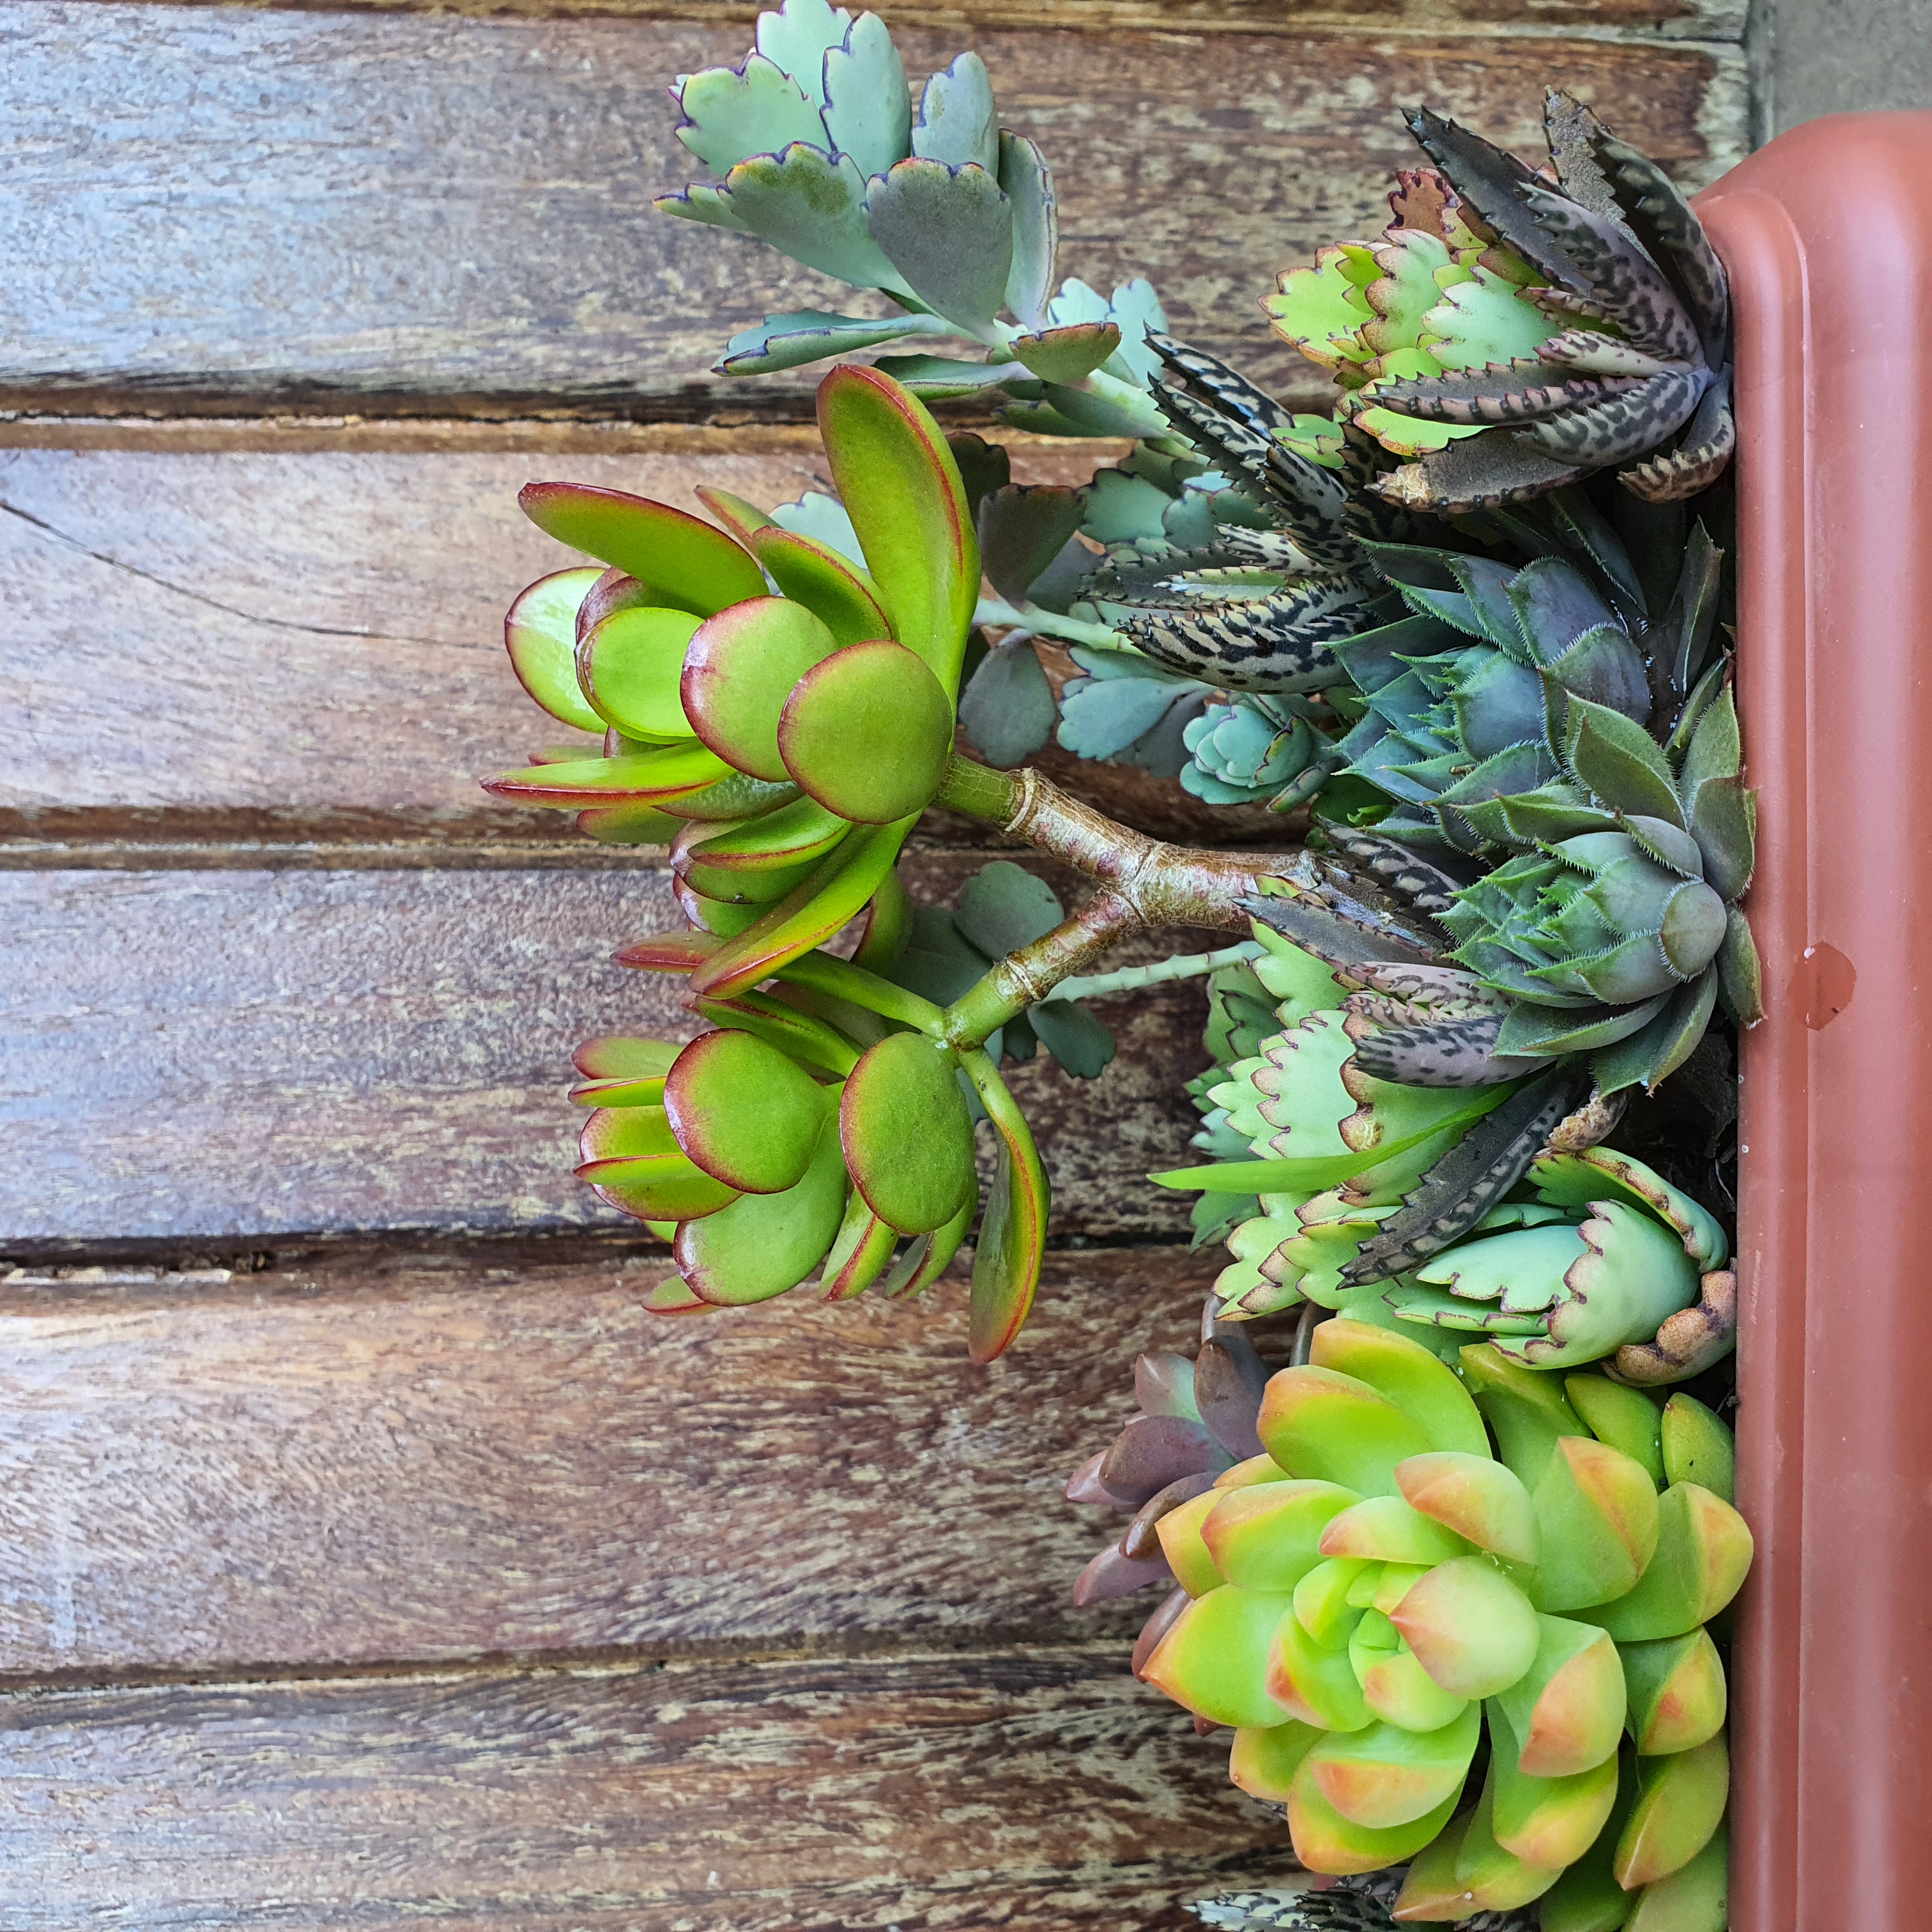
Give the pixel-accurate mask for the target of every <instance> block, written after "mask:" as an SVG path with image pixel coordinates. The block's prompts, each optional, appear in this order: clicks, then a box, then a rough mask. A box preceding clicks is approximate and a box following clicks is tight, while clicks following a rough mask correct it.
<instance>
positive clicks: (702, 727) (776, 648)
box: [681, 596, 838, 779]
mask: <svg viewBox="0 0 1932 1932" xmlns="http://www.w3.org/2000/svg"><path fill="white" fill-rule="evenodd" d="M836 649H838V645H837V643H836V642H835V640H834V639H833V637H832V632H831V631H830V630H829V628H827V627H826V625H825V623H824V622H823V620H822V619H820V618H817V617H815V616H813V615H812V613H811V611H809V610H807V609H806V608H805V606H804V605H803V604H799V603H795V602H793V601H792V600H791V599H790V598H785V597H763V596H758V597H751V598H746V599H745V601H743V602H742V603H739V604H733V606H732V607H730V609H729V610H722V611H720V612H719V613H718V614H717V615H716V616H714V617H712V618H710V619H708V620H707V621H706V622H704V623H703V624H701V625H699V627H698V628H697V631H695V633H694V634H693V635H692V637H691V643H690V646H689V647H688V649H687V650H686V651H685V657H684V670H683V673H682V685H681V690H682V701H683V705H684V711H685V716H686V717H687V718H689V719H690V721H691V729H692V730H694V731H695V732H696V733H697V735H698V736H699V737H700V738H701V739H703V741H704V742H705V743H706V745H709V746H710V747H711V748H712V749H713V750H714V751H716V752H717V754H718V756H719V757H721V758H724V759H726V760H728V761H729V763H730V765H731V766H733V768H734V769H736V770H739V771H741V772H748V773H749V774H750V775H751V776H752V777H754V778H766V779H786V778H790V775H791V774H790V772H788V771H787V770H786V769H785V763H784V759H783V757H781V756H780V755H779V751H778V719H779V718H780V716H781V714H782V713H783V712H784V705H785V700H786V699H787V697H790V695H791V692H792V688H793V685H796V683H797V682H798V681H799V679H800V678H802V676H804V675H805V673H806V672H807V671H808V670H811V667H813V665H814V664H817V663H819V662H820V661H822V660H823V659H824V658H828V657H829V656H830V655H832V652H834V651H835V650H836Z"/></svg>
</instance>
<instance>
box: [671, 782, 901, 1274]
mask: <svg viewBox="0 0 1932 1932" xmlns="http://www.w3.org/2000/svg"><path fill="white" fill-rule="evenodd" d="M912 826H913V820H911V819H910V818H902V819H901V820H899V821H898V823H897V824H895V825H878V826H871V825H868V826H859V828H858V829H856V831H854V832H853V833H852V834H851V835H850V837H849V838H846V839H845V840H844V841H843V842H842V843H841V844H840V845H839V847H838V850H836V851H835V852H833V853H831V854H830V855H829V856H828V857H826V859H823V861H822V862H820V865H819V867H818V868H817V871H814V873H813V874H811V877H809V878H808V879H807V880H805V882H804V883H803V884H802V885H799V886H796V887H794V888H793V889H792V890H791V891H790V892H787V894H786V895H785V896H784V898H781V899H780V900H779V901H778V903H777V904H775V906H772V907H770V909H769V910H767V911H766V912H765V913H763V914H762V915H761V916H760V917H759V918H758V919H756V920H754V922H751V924H749V925H748V926H745V927H743V928H742V929H741V930H739V932H736V934H735V935H733V937H732V938H730V939H728V940H727V941H726V942H725V944H724V945H722V946H721V947H718V949H717V950H715V952H713V953H711V954H710V955H709V956H708V957H707V958H706V959H703V960H702V961H700V962H699V963H698V964H697V965H696V966H695V967H694V968H693V970H692V972H691V987H692V989H693V991H694V992H698V993H702V994H706V995H709V996H710V997H712V998H728V997H730V995H732V994H733V993H736V992H739V991H741V990H742V989H744V988H745V987H748V986H756V985H757V983H758V982H759V981H760V980H767V979H769V978H770V977H771V976H772V974H774V973H775V972H777V971H778V969H779V968H781V967H782V966H784V965H788V964H789V963H790V962H791V961H793V960H794V959H797V958H799V956H801V955H802V954H804V953H809V952H810V951H811V950H812V949H813V947H817V946H822V945H823V944H825V942H826V941H827V940H828V939H829V938H832V936H833V935H834V934H835V933H836V932H838V929H839V928H840V927H841V926H844V923H845V922H846V921H847V919H850V918H851V917H852V916H853V915H854V914H855V913H857V912H858V911H859V909H860V908H861V907H862V906H863V905H864V904H865V903H866V901H868V899H870V898H871V896H872V895H873V894H874V892H877V891H878V889H880V886H882V885H883V884H884V883H885V880H886V875H887V874H889V872H890V871H892V864H893V862H894V861H895V859H897V858H898V855H899V847H901V845H903V844H904V843H905V839H906V834H907V832H910V830H911V829H912ZM828 1245H829V1237H828Z"/></svg>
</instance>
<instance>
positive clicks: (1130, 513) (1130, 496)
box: [1080, 469, 1175, 544]
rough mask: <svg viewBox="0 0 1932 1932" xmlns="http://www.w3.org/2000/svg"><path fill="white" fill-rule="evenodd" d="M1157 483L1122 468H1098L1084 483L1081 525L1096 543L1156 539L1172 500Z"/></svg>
mask: <svg viewBox="0 0 1932 1932" xmlns="http://www.w3.org/2000/svg"><path fill="white" fill-rule="evenodd" d="M1174 500H1175V499H1174V498H1173V497H1172V496H1169V494H1168V493H1167V492H1166V490H1163V488H1162V487H1160V484H1157V483H1150V482H1149V481H1148V479H1147V478H1145V476H1134V475H1130V474H1129V473H1128V472H1127V471H1126V470H1124V469H1102V470H1098V471H1097V472H1095V474H1094V480H1093V481H1092V482H1091V483H1090V484H1088V486H1087V520H1086V521H1085V523H1082V525H1081V526H1080V527H1081V528H1082V529H1083V530H1085V532H1086V533H1087V534H1088V535H1089V536H1090V537H1091V538H1093V539H1094V541H1095V542H1096V543H1103V544H1113V543H1136V542H1139V541H1142V540H1145V541H1150V542H1157V541H1160V539H1161V538H1163V537H1164V536H1165V535H1166V516H1167V509H1168V505H1169V504H1170V503H1172V502H1173V501H1174Z"/></svg>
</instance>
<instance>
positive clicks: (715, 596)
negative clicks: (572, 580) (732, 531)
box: [517, 483, 765, 617]
mask: <svg viewBox="0 0 1932 1932" xmlns="http://www.w3.org/2000/svg"><path fill="white" fill-rule="evenodd" d="M517 502H518V504H519V505H520V506H521V508H522V509H523V514H524V515H525V516H526V517H529V520H530V521H531V522H532V523H535V525H536V526H537V528H538V529H540V530H541V531H543V532H544V533H545V534H546V535H550V536H553V537H555V538H556V540H557V541H559V543H567V544H569V545H570V546H571V548H572V549H573V550H582V551H583V553H584V554H585V555H586V556H595V557H599V558H601V559H602V560H603V561H604V562H606V563H608V564H612V565H615V566H616V568H618V569H619V570H621V571H624V572H625V574H627V575H629V576H631V577H635V578H637V580H638V582H639V583H646V584H649V586H650V587H651V589H652V590H653V591H655V592H656V593H657V596H658V601H660V602H661V603H665V604H678V605H679V606H681V607H682V608H683V609H685V610H694V611H695V612H697V614H698V616H700V617H708V616H710V615H711V614H712V612H713V611H715V610H723V609H724V607H725V606H726V605H727V604H736V603H737V602H738V601H739V600H740V599H742V598H746V597H758V596H762V595H763V594H764V588H765V577H764V573H763V571H761V570H760V569H759V568H758V566H757V563H756V562H754V560H753V559H752V558H751V556H750V555H749V554H748V553H747V552H746V551H745V549H744V547H743V546H742V544H737V543H734V542H733V541H732V539H731V538H729V537H727V535H725V534H724V532H723V531H722V530H721V529H718V528H716V527H715V526H714V525H712V524H710V523H706V522H704V521H703V519H702V518H700V517H694V516H692V515H691V514H689V513H688V512H687V511H683V510H674V509H673V508H671V507H670V505H669V504H668V503H654V502H652V501H651V500H650V499H649V498H648V497H645V496H631V495H629V494H628V493H627V492H625V491H624V490H600V489H597V488H595V487H593V486H592V485H591V484H587V483H526V484H524V485H523V489H522V490H521V491H520V492H519V493H518V495H517Z"/></svg>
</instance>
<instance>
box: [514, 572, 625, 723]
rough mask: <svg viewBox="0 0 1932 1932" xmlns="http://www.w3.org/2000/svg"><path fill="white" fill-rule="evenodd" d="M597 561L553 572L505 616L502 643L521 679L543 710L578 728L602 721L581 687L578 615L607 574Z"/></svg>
mask: <svg viewBox="0 0 1932 1932" xmlns="http://www.w3.org/2000/svg"><path fill="white" fill-rule="evenodd" d="M603 574H604V573H603V572H602V571H600V570H599V569H598V568H597V567H596V565H595V564H586V565H580V567H579V568H576V569H574V570H558V571H552V572H551V574H550V575H549V576H547V577H538V579H537V580H536V581H535V583H532V585H530V586H529V588H528V589H526V590H523V591H521V592H519V593H518V594H517V600H516V601H515V602H514V604H511V606H510V607H509V610H508V612H507V613H505V616H504V618H503V642H504V643H505V646H507V647H508V651H509V653H510V667H511V670H514V671H515V673H517V681H518V682H520V684H521V685H523V688H524V689H525V690H526V691H528V692H529V694H530V695H531V697H533V698H534V699H535V700H536V701H537V703H538V704H540V705H541V706H542V707H543V708H544V710H546V711H547V712H549V713H550V715H551V716H552V717H553V718H557V719H559V720H560V721H562V723H564V724H574V725H575V726H576V727H577V729H578V730H580V731H598V732H601V730H603V728H604V720H603V719H602V718H600V717H599V716H598V715H597V713H596V712H595V711H593V710H592V709H591V708H590V706H589V704H588V703H586V701H585V699H584V696H583V692H582V691H580V690H579V689H578V688H577V660H576V656H575V652H576V648H577V611H578V610H580V608H581V607H582V606H583V600H584V598H586V597H587V596H589V594H590V591H591V588H592V586H593V585H594V584H595V583H596V582H597V580H598V578H599V577H601V576H602V575H603Z"/></svg>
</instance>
